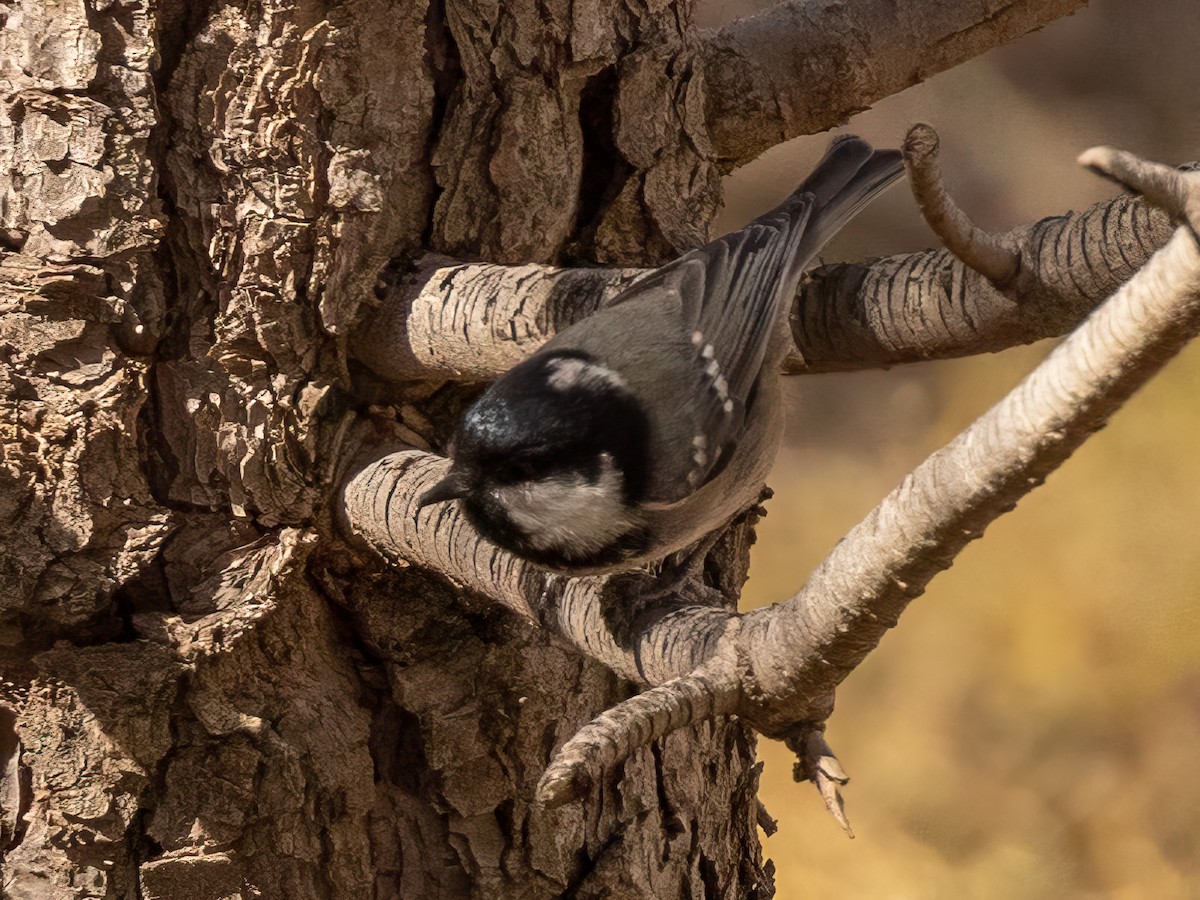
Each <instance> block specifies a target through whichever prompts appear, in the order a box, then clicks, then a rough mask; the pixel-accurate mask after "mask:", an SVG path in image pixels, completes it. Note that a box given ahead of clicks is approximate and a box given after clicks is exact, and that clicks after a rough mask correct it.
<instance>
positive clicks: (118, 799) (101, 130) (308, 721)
mask: <svg viewBox="0 0 1200 900" xmlns="http://www.w3.org/2000/svg"><path fill="white" fill-rule="evenodd" d="M1060 6H1061V8H1062V10H1063V11H1066V10H1068V9H1070V8H1073V6H1074V4H1072V3H1063V4H1060ZM1055 14H1059V13H1058V12H1055ZM1048 15H1049V14H1047V16H1044V17H1042V18H1041V19H1037V20H1036V21H1035V20H1034V19H1030V20H1029V21H1028V23H1026V24H1025V25H1022V26H1021V28H1025V27H1035V26H1036V25H1037V24H1039V23H1041V22H1044V21H1045V19H1046V18H1047V17H1048ZM979 16H980V17H986V11H981V12H980V13H979ZM0 18H2V19H3V20H4V24H3V28H2V29H0V82H3V85H4V88H5V90H4V91H3V99H2V100H0V124H2V126H3V127H0V159H2V160H3V163H4V164H3V166H0V249H2V253H0V316H2V318H0V351H2V352H0V382H2V384H0V388H2V393H0V410H2V413H0V434H2V436H3V457H2V460H3V465H2V466H0V520H2V521H3V526H4V535H5V536H4V546H3V553H2V554H0V577H2V581H0V854H2V855H3V860H2V863H0V885H2V888H0V891H2V893H3V896H4V897H13V898H22V900H24V898H30V900H32V898H60V897H61V898H135V897H140V898H147V900H149V898H155V900H176V898H178V900H185V898H186V900H209V898H212V900H217V898H231V897H238V898H243V897H244V898H250V897H258V898H288V900H306V898H352V897H378V898H388V897H405V898H407V897H414V898H415V897H419V898H425V897H463V896H475V897H488V898H504V897H512V898H518V897H520V898H527V897H557V896H564V895H566V896H573V897H602V896H619V897H722V898H724V897H747V898H749V897H766V896H769V895H770V894H771V892H772V888H771V869H770V865H769V863H767V864H764V863H763V860H762V856H761V851H760V848H759V845H758V840H757V835H756V831H755V823H756V807H755V793H756V782H757V772H756V768H755V763H754V742H753V736H752V734H751V733H750V732H749V731H748V730H747V729H745V728H744V727H743V726H742V725H741V724H740V723H738V722H736V721H730V720H728V719H721V720H717V721H716V722H708V723H702V724H700V725H697V726H695V727H693V728H691V729H689V730H685V731H682V732H678V733H676V734H673V735H671V736H669V737H667V738H666V739H665V740H663V741H662V742H660V743H659V744H656V745H654V746H652V747H650V748H647V749H643V750H639V751H638V752H637V753H635V754H634V756H633V757H632V758H630V759H629V760H628V761H627V762H626V763H625V764H624V765H623V766H622V767H621V768H620V769H619V770H618V771H615V772H613V773H612V774H611V777H610V778H609V779H608V780H607V781H606V782H605V783H604V784H601V785H599V786H598V787H597V789H596V791H595V792H594V793H593V794H592V795H591V796H589V797H588V798H587V799H586V800H585V801H584V802H583V803H581V804H575V805H571V806H567V807H563V808H562V809H559V810H557V811H554V812H546V811H542V810H539V809H537V808H535V807H534V805H533V803H532V799H533V796H534V788H535V786H536V784H537V781H538V777H539V775H540V773H541V771H542V769H543V768H544V767H545V765H546V763H547V761H548V760H549V759H550V756H551V753H552V751H553V749H554V748H555V747H557V746H558V745H560V744H562V743H563V742H564V741H565V740H566V739H567V738H568V737H570V736H571V735H572V734H574V733H575V731H576V730H577V729H578V728H579V727H580V726H581V725H583V724H584V723H586V722H587V721H589V720H590V719H591V718H592V717H593V716H594V715H595V714H596V713H597V712H598V711H599V710H602V709H604V708H607V707H609V706H611V705H613V704H614V703H615V702H617V701H619V700H621V699H623V698H625V697H627V696H629V695H630V693H631V692H632V690H633V688H632V685H631V684H630V683H629V682H627V681H624V680H622V679H621V678H618V677H617V676H616V675H614V674H612V673H611V672H610V671H609V670H608V669H607V668H605V667H603V666H601V665H599V664H597V663H595V662H590V661H588V660H586V659H584V658H582V657H581V656H579V655H578V654H576V653H575V652H573V650H572V649H571V648H569V647H566V646H563V645H562V644H561V643H559V642H556V641H555V640H554V639H553V638H551V637H550V636H549V635H548V634H547V633H546V632H545V631H543V630H540V629H537V628H534V627H532V626H531V625H529V624H528V623H526V622H524V621H523V620H521V619H519V618H518V617H514V616H511V615H509V614H508V613H507V612H505V611H503V610H500V609H498V608H495V607H494V606H491V605H489V604H487V603H485V602H483V601H482V600H481V599H480V598H479V597H478V596H477V595H474V594H472V593H470V592H469V591H466V590H461V589H458V588H456V587H455V586H453V585H449V584H447V583H446V582H445V581H443V580H441V579H439V578H438V577H437V576H435V575H432V574H431V573H428V572H425V571H422V570H419V569H416V568H411V569H407V570H403V571H394V570H391V569H388V568H385V567H384V566H382V564H380V563H379V562H378V561H376V560H374V559H373V558H371V557H369V556H366V555H363V554H361V553H360V551H359V550H357V549H356V548H354V547H351V546H348V545H346V544H344V543H342V541H341V540H340V539H339V532H338V528H337V523H336V521H335V514H334V503H335V501H336V500H337V498H338V497H340V487H341V484H342V483H343V481H344V479H345V476H346V475H347V474H348V473H349V472H350V471H351V470H352V468H353V466H354V464H355V461H356V458H357V456H358V455H359V451H360V449H362V448H379V447H384V446H388V445H401V444H403V445H412V444H413V443H414V439H415V440H424V439H428V440H434V441H436V440H437V439H439V438H440V437H444V434H445V431H446V429H447V428H448V427H449V425H450V423H451V422H452V421H453V416H454V414H455V413H456V412H457V411H458V410H459V409H460V408H461V406H462V404H463V402H464V401H465V400H466V399H467V398H468V397H469V394H470V388H464V387H453V386H451V387H443V386H442V385H441V383H440V381H438V380H433V379H429V378H425V379H413V380H410V381H407V382H404V383H401V384H384V383H381V382H380V381H379V380H378V379H376V378H374V377H373V376H372V375H371V374H370V373H368V372H367V371H365V370H364V369H363V368H362V367H361V366H360V364H359V363H358V362H357V361H355V360H354V359H352V358H351V356H350V354H349V353H348V352H347V341H348V336H349V335H350V334H351V333H352V332H353V330H354V327H355V326H356V325H357V324H358V323H359V322H360V321H361V320H362V319H363V318H364V316H365V314H366V313H367V312H368V311H370V309H371V308H372V307H373V305H374V300H373V297H372V291H373V288H374V285H375V283H376V280H377V278H378V276H379V274H380V272H381V270H383V269H384V267H385V264H387V263H388V261H389V260H392V259H396V258H399V259H401V260H412V259H416V258H417V257H418V256H420V255H421V254H422V253H424V252H426V251H432V252H436V253H444V254H453V255H457V256H462V257H470V258H483V259H487V260H489V261H493V262H500V263H549V262H566V261H572V260H580V259H586V260H589V261H593V262H602V263H608V264H612V265H620V266H634V265H646V264H652V263H657V262H660V261H661V260H662V259H663V258H665V257H666V256H668V255H669V254H670V253H672V252H674V251H675V250H678V249H682V248H686V247H690V246H694V245H696V244H697V243H700V242H701V241H703V240H704V239H705V238H706V237H707V236H708V225H709V223H710V221H711V219H712V217H713V215H714V214H715V212H716V210H717V207H718V205H719V202H720V180H719V175H720V171H721V169H722V168H723V166H725V165H727V164H728V158H729V157H728V154H725V153H724V151H722V150H720V149H719V148H720V146H723V145H721V144H720V142H719V141H717V142H716V143H714V139H713V137H712V134H713V133H714V129H713V122H712V121H710V117H711V115H712V110H713V109H714V107H713V105H712V104H711V103H710V102H709V95H708V94H707V93H706V89H705V78H710V77H715V75H716V74H721V73H719V72H717V70H715V69H713V68H711V64H710V63H709V62H708V61H706V62H705V63H704V65H703V66H700V65H699V64H698V63H697V62H696V59H697V52H698V48H699V49H703V48H704V47H705V46H708V45H705V44H704V43H703V40H704V39H703V38H701V37H698V36H697V35H695V34H694V33H692V31H691V30H690V28H689V26H688V11H687V7H686V4H659V3H643V2H640V0H635V2H632V3H630V2H622V3H618V2H616V0H602V2H598V3H592V4H574V5H572V4H568V3H559V2H551V3H548V4H547V3H526V2H514V3H506V4H500V5H489V4H486V3H483V2H479V0H446V2H445V3H441V4H430V5H423V4H419V3H412V2H400V0H348V2H344V3H337V4H322V3H312V4H294V3H289V2H286V0H264V2H259V3H238V2H234V0H207V2H203V3H189V2H187V0H159V2H157V3H154V2H151V0H55V2H52V3H46V2H42V0H11V2H9V3H7V4H5V7H4V9H3V11H0ZM1022 21H1024V20H1022ZM1019 30H1020V29H1009V30H1007V31H1005V30H1002V29H1001V30H995V31H994V32H991V33H989V34H990V36H989V37H988V38H987V39H986V40H980V41H978V42H977V43H975V44H972V45H971V46H970V48H969V50H966V51H964V52H963V53H961V54H959V55H960V56H962V57H963V58H965V56H967V55H970V53H975V52H981V51H982V50H983V49H986V48H987V47H988V46H992V45H994V44H995V43H999V42H1000V41H1001V40H1004V39H1007V38H1008V37H1010V36H1013V35H1014V34H1016V33H1018V32H1019ZM957 58H958V57H957V56H955V57H954V59H957ZM705 59H706V60H707V57H706V58H705ZM947 60H948V61H947V62H946V64H947V65H948V64H950V62H951V61H952V60H950V58H949V57H947ZM919 76H920V73H918V74H917V75H916V76H914V77H919ZM905 77H907V76H905ZM899 81H904V78H901V79H899ZM899 81H897V82H896V84H895V85H893V83H892V82H891V81H887V82H886V83H883V82H881V84H883V85H884V86H883V87H882V88H880V91H881V90H893V89H898V88H899V87H900V86H902V85H901V84H900V83H899ZM873 90H874V89H873ZM880 91H875V93H880ZM843 101H844V98H843V99H842V100H839V102H843ZM867 102H870V101H867ZM839 109H841V107H839ZM841 114H843V113H842V112H837V113H835V115H841ZM813 121H818V119H814V120H813ZM820 121H824V120H820ZM799 127H802V126H795V125H793V124H789V125H787V126H786V127H785V128H784V131H795V130H797V128H799ZM820 127H824V125H821V126H820ZM742 155H743V156H744V155H745V153H744V152H743V153H742ZM739 158H740V157H739ZM422 436H424V437H422ZM749 541H750V529H749V527H748V526H747V525H743V526H742V527H740V528H738V529H735V530H734V531H733V532H731V534H730V535H728V536H727V537H726V539H725V541H724V543H723V544H722V546H721V548H720V549H719V555H718V559H719V560H720V565H719V566H718V577H717V581H718V584H719V586H720V587H721V588H722V589H723V590H724V592H725V594H726V596H727V597H729V598H732V597H734V596H735V595H736V591H737V588H738V586H740V584H741V582H742V580H743V578H744V574H745V567H746V549H747V546H748V543H749Z"/></svg>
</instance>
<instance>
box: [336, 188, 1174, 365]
mask: <svg viewBox="0 0 1200 900" xmlns="http://www.w3.org/2000/svg"><path fill="white" fill-rule="evenodd" d="M1170 234H1171V224H1170V221H1169V219H1168V217H1167V216H1166V215H1164V214H1163V213H1162V212H1161V211H1159V210H1156V209H1154V208H1152V207H1149V206H1147V204H1146V203H1145V202H1143V201H1142V200H1140V199H1136V198H1133V197H1128V196H1122V197H1117V198H1116V199H1113V200H1107V201H1103V202H1101V203H1097V204H1095V205H1094V206H1092V207H1090V208H1089V209H1087V210H1085V211H1084V212H1082V213H1071V214H1068V215H1065V216H1055V217H1053V218H1048V219H1042V220H1041V221H1040V222H1036V223H1034V224H1032V225H1028V226H1023V227H1021V228H1018V229H1014V230H1013V231H1012V232H1010V233H1009V234H1008V235H1004V236H1002V238H1001V239H1000V240H1003V241H1004V242H1005V244H1006V245H1008V244H1010V243H1011V245H1012V246H1014V247H1015V248H1016V253H1017V254H1018V256H1019V259H1020V269H1019V271H1018V272H1017V275H1016V276H1015V277H1014V278H1013V279H1012V280H1011V283H1010V285H1009V287H1008V288H1007V289H1006V290H1003V291H1002V290H1000V289H998V288H997V287H996V286H995V285H994V284H993V283H992V282H991V281H989V280H988V279H987V278H986V277H985V276H983V275H981V274H979V273H978V272H976V271H974V270H973V269H971V268H969V267H968V266H966V265H964V264H963V263H962V261H961V260H959V259H957V258H956V257H955V256H954V255H953V254H952V253H950V252H948V251H946V250H936V251H927V252H924V253H909V254H905V255H902V256H892V257H889V258H887V259H881V260H878V261H876V262H873V263H869V264H846V265H837V266H824V267H822V268H820V269H817V270H815V271H814V272H813V273H812V274H811V275H810V276H809V277H808V279H807V280H806V282H805V283H804V284H803V285H801V287H800V290H799V293H798V294H797V298H796V303H795V304H794V305H793V307H792V336H793V338H794V339H795V341H796V349H795V351H794V352H793V354H792V355H791V357H790V358H789V359H788V362H787V364H786V371H787V372H789V373H791V374H802V373H808V372H833V371H851V370H857V369H869V368H879V367H886V366H894V365H899V364H901V363H909V362H916V361H921V360H927V359H948V358H952V357H959V356H970V355H974V354H977V353H984V352H993V351H997V350H1003V349H1006V348H1008V347H1012V346H1016V345H1018V344H1026V343H1030V342H1032V341H1036V340H1040V339H1042V338H1047V337H1057V336H1059V335H1062V334H1065V333H1066V332H1067V331H1069V330H1070V329H1071V328H1073V327H1075V325H1077V324H1078V323H1079V321H1080V320H1081V319H1083V317H1084V316H1086V315H1087V314H1088V313H1089V312H1090V311H1091V310H1092V309H1094V308H1095V306H1096V304H1098V303H1099V302H1100V301H1101V300H1103V299H1104V298H1105V297H1107V296H1109V295H1110V294H1111V293H1112V292H1113V291H1115V290H1116V289H1117V288H1118V287H1120V285H1121V284H1123V283H1124V282H1125V281H1126V280H1127V279H1128V278H1129V277H1130V276H1131V275H1132V274H1133V273H1134V272H1135V271H1137V270H1138V268H1140V267H1141V266H1142V265H1143V264H1144V263H1145V262H1146V260H1147V259H1149V258H1150V255H1151V254H1152V253H1153V252H1154V251H1155V250H1156V249H1158V248H1159V247H1161V246H1162V245H1163V244H1164V243H1166V241H1167V238H1168V237H1170ZM644 271H645V270H640V269H560V268H555V267H553V266H540V265H526V266H512V267H508V266H498V265H492V264H488V263H453V262H449V261H447V260H445V259H444V258H442V257H429V258H427V259H426V260H423V261H422V263H421V264H420V266H419V267H418V269H417V271H416V272H414V273H412V274H411V275H409V276H407V277H406V278H405V279H403V280H402V281H400V282H398V283H397V284H395V285H394V286H393V287H392V288H391V289H390V290H389V291H388V292H387V293H386V294H385V295H384V297H383V300H382V305H381V307H380V310H379V312H378V313H377V314H376V316H375V317H373V318H372V319H371V320H370V321H368V322H367V323H366V324H365V326H364V327H363V328H362V329H361V330H360V331H359V332H358V333H357V334H356V335H355V340H354V341H353V342H352V346H353V348H354V352H355V355H356V356H357V357H358V358H359V359H360V360H362V361H363V362H364V363H366V364H367V365H368V366H369V367H370V368H371V369H372V370H373V371H375V372H377V373H378V374H380V375H382V376H384V377H386V378H390V379H394V380H403V379H407V378H424V379H437V378H444V379H449V380H465V381H478V380H486V379H490V378H495V377H497V376H499V375H500V374H501V373H503V372H505V371H507V369H509V368H510V367H511V366H513V365H514V364H515V363H517V362H519V361H520V360H522V359H524V358H525V357H526V356H528V355H529V354H530V353H531V352H533V350H534V349H536V348H537V347H539V346H541V344H542V343H543V342H544V341H546V340H548V339H549V338H550V337H551V336H553V335H554V334H555V333H556V332H557V331H559V330H561V329H562V328H564V327H566V326H567V325H569V324H571V323H572V322H575V321H578V320H579V319H581V318H583V317H585V316H587V315H590V314H591V313H592V312H594V311H595V310H596V309H597V308H598V307H599V306H600V305H601V304H603V303H605V302H607V301H608V300H610V299H612V297H613V296H615V295H616V294H618V293H619V292H620V291H621V290H622V289H623V288H624V287H626V286H627V285H628V284H630V283H631V282H632V281H633V280H634V279H635V278H637V277H638V276H639V275H641V274H643V273H644Z"/></svg>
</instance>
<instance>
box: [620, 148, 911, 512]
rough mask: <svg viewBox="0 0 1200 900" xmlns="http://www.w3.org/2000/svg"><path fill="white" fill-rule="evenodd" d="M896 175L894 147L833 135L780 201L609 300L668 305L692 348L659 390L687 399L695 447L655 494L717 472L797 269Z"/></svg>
mask: <svg viewBox="0 0 1200 900" xmlns="http://www.w3.org/2000/svg"><path fill="white" fill-rule="evenodd" d="M901 171H902V164H901V162H900V158H899V154H898V153H895V152H894V151H882V152H875V151H873V150H872V149H871V146H870V145H869V144H867V143H866V142H865V141H863V140H861V139H859V138H855V137H846V138H840V139H838V140H836V141H835V142H834V143H833V144H832V145H831V146H830V149H829V151H828V152H827V153H826V155H825V157H824V158H823V159H822V160H821V162H820V163H819V164H818V166H817V168H816V169H815V170H814V171H813V173H812V175H810V176H809V177H808V178H807V179H806V180H805V182H804V183H803V184H802V185H801V186H800V187H799V188H798V189H797V190H796V191H795V192H794V193H793V194H792V195H791V196H790V197H788V199H787V200H785V201H784V202H783V203H782V204H781V205H780V206H778V207H777V208H775V209H774V210H772V211H771V212H769V213H766V214H765V215H763V216H760V217H759V218H757V219H755V220H754V221H753V222H751V223H750V224H749V225H747V226H746V227H745V228H743V229H741V230H740V231H735V232H732V233H731V234H727V235H725V236H724V237H722V238H719V239H718V240H716V241H713V242H712V243H711V244H708V245H706V246H704V247H701V248H699V249H697V250H693V251H691V252H690V253H687V254H685V255H684V256H681V257H680V258H679V259H677V260H675V261H673V262H671V263H668V264H667V265H666V266H664V267H662V268H661V269H658V270H657V271H655V272H654V273H652V274H650V275H648V276H647V277H646V278H643V279H641V280H639V281H638V282H636V283H635V284H633V285H631V286H630V287H629V288H628V289H627V290H626V291H625V292H624V293H623V294H622V295H621V296H620V297H617V298H615V299H614V301H613V303H612V305H611V306H610V307H609V308H612V307H615V306H621V305H622V304H625V303H631V304H636V305H641V304H640V303H637V301H642V302H646V301H649V300H651V299H653V302H654V303H655V304H660V305H659V310H660V311H665V310H670V311H671V313H672V315H670V317H669V318H670V319H671V320H672V321H673V322H675V323H678V328H679V329H681V330H682V332H683V334H682V335H674V336H671V338H673V340H672V341H671V342H672V343H679V342H682V343H684V344H685V345H690V347H691V351H690V352H692V353H694V354H695V356H694V360H693V364H692V365H690V366H689V367H688V368H687V370H686V371H687V372H688V373H689V376H688V379H685V381H686V380H689V379H690V380H692V381H693V383H690V384H689V383H684V384H677V385H669V386H668V385H664V386H663V387H662V389H663V390H670V391H671V393H672V394H675V393H676V392H678V393H679V394H680V395H681V396H683V397H686V398H687V401H688V402H687V404H686V406H685V407H684V408H683V410H681V412H682V413H683V414H685V415H686V416H687V417H688V418H689V419H690V420H691V423H690V424H691V425H692V431H693V434H692V435H691V439H692V442H693V444H692V446H691V447H689V448H680V449H682V450H684V451H686V452H683V453H680V452H679V450H676V452H675V453H672V456H676V455H678V457H679V459H680V463H681V464H680V465H677V466H672V467H671V468H672V471H671V472H668V473H661V474H662V475H666V476H667V477H666V478H663V477H660V478H659V479H658V480H657V481H656V484H655V485H654V492H655V494H656V495H658V496H657V497H656V499H661V500H663V501H665V502H673V501H674V500H678V499H682V498H683V497H685V496H687V495H688V494H690V493H691V492H692V491H694V490H695V489H696V488H697V487H699V486H700V485H701V484H703V483H704V482H705V481H707V480H708V479H710V478H712V477H713V476H714V475H715V474H716V473H717V472H718V471H719V470H720V468H721V466H722V462H723V460H726V459H727V458H728V456H729V454H730V453H731V451H732V448H733V446H734V445H735V444H736V443H737V441H738V438H739V437H740V435H741V433H742V430H743V426H744V422H745V416H746V411H747V407H748V406H749V405H750V404H751V403H752V402H753V397H752V392H753V389H754V385H755V382H756V381H757V380H758V376H759V373H760V371H761V370H762V366H763V361H764V358H765V356H766V353H767V347H768V344H769V342H770V340H771V336H772V333H773V331H774V329H775V328H776V323H777V321H778V320H779V317H780V316H781V315H782V313H783V310H785V309H786V308H787V307H788V306H789V305H790V303H791V299H792V297H793V296H794V295H795V292H796V286H797V284H798V283H799V280H800V276H801V274H802V273H803V270H804V267H805V266H806V265H807V264H808V262H809V261H810V260H811V259H812V257H813V256H815V255H816V253H817V252H818V251H819V250H820V249H821V247H822V246H823V245H824V243H825V242H826V241H827V240H828V239H829V238H830V237H832V236H833V234H834V233H836V231H837V230H838V229H839V228H840V227H841V226H842V225H843V224H845V222H846V221H847V220H848V219H849V218H850V217H851V216H852V215H854V213H856V212H857V211H858V210H859V209H861V208H862V207H863V206H864V205H866V203H867V202H869V201H870V200H871V199H873V198H874V197H875V196H876V195H877V194H878V193H879V192H880V191H881V190H883V189H884V188H885V187H887V186H888V185H889V184H891V183H892V182H893V181H894V180H895V179H896V178H897V177H898V176H899V174H900V173H901ZM628 312H630V313H632V312H633V310H632V309H630V310H628ZM686 430H687V429H686V427H685V428H684V431H685V432H686ZM678 437H679V438H681V439H682V435H679V436H678Z"/></svg>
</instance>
